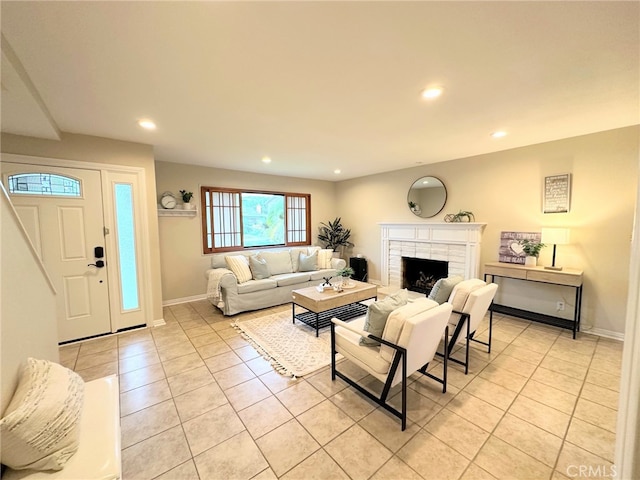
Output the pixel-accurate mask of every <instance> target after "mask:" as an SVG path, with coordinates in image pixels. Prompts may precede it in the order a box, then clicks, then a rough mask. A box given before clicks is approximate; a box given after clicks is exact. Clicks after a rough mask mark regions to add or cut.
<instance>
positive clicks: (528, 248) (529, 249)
mask: <svg viewBox="0 0 640 480" xmlns="http://www.w3.org/2000/svg"><path fill="white" fill-rule="evenodd" d="M518 243H519V244H520V245H522V250H523V251H524V253H525V254H526V255H527V256H526V257H525V258H524V266H525V267H535V266H536V265H537V263H538V255H540V250H542V247H544V246H545V244H544V243H540V242H537V241H535V240H529V239H528V238H525V239H524V240H520V241H519V242H518Z"/></svg>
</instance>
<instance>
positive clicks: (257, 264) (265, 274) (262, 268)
mask: <svg viewBox="0 0 640 480" xmlns="http://www.w3.org/2000/svg"><path fill="white" fill-rule="evenodd" d="M249 269H250V270H251V274H252V275H253V279H254V280H263V279H265V278H269V277H270V276H271V275H270V274H269V266H268V265H267V261H266V260H265V259H264V258H260V257H259V256H258V255H251V256H250V257H249Z"/></svg>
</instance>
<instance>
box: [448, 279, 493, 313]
mask: <svg viewBox="0 0 640 480" xmlns="http://www.w3.org/2000/svg"><path fill="white" fill-rule="evenodd" d="M485 285H486V283H485V282H483V281H482V280H480V279H479V278H471V279H469V280H464V281H463V282H460V283H458V284H457V285H456V286H455V287H453V291H452V292H451V296H450V297H449V303H450V304H451V305H453V309H454V310H455V311H457V312H462V311H463V308H464V304H465V303H466V302H467V297H468V296H469V294H470V293H471V292H473V291H474V290H477V289H478V288H481V287H484V286H485Z"/></svg>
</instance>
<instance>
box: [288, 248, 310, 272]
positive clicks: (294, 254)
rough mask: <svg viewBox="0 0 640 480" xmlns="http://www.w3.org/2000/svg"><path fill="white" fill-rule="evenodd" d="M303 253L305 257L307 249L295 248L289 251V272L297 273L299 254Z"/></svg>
mask: <svg viewBox="0 0 640 480" xmlns="http://www.w3.org/2000/svg"><path fill="white" fill-rule="evenodd" d="M301 253H304V254H305V255H307V253H309V252H308V251H307V247H295V248H291V249H290V250H289V255H290V256H291V271H292V272H297V271H299V268H300V267H299V265H298V260H299V258H300V254H301Z"/></svg>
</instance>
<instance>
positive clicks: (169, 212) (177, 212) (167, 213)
mask: <svg viewBox="0 0 640 480" xmlns="http://www.w3.org/2000/svg"><path fill="white" fill-rule="evenodd" d="M197 214H198V210H196V209H195V208H194V209H193V210H182V209H181V208H174V209H167V208H162V207H158V216H159V217H195V216H196V215H197Z"/></svg>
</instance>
